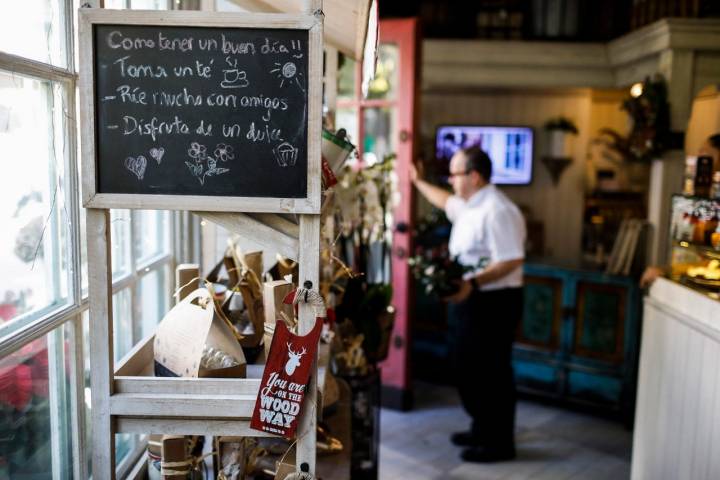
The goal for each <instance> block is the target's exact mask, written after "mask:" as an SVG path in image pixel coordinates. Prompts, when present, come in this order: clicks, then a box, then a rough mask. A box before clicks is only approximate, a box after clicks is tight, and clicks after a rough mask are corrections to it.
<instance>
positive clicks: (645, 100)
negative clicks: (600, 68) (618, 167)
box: [597, 75, 670, 163]
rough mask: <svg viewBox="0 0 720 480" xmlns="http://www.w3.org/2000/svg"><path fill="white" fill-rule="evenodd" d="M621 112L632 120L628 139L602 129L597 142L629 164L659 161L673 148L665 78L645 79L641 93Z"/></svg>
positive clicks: (632, 98) (629, 101)
mask: <svg viewBox="0 0 720 480" xmlns="http://www.w3.org/2000/svg"><path fill="white" fill-rule="evenodd" d="M621 108H622V109H623V110H625V111H626V112H627V113H628V114H629V115H630V118H631V120H632V128H631V130H630V133H629V135H627V136H624V135H622V134H620V133H618V132H617V131H615V130H613V129H611V128H603V129H601V130H600V135H601V136H600V138H599V139H598V140H597V141H598V142H599V143H602V144H604V145H605V146H606V147H608V148H609V149H610V150H612V151H613V152H615V153H616V154H617V155H619V156H620V157H621V158H622V159H623V160H625V161H628V162H645V163H647V162H650V161H651V160H653V159H655V158H658V157H660V156H661V155H662V153H663V152H665V151H666V150H667V149H668V148H669V146H670V105H669V104H668V101H667V85H666V83H665V80H664V79H663V77H662V76H660V75H656V76H655V77H653V78H652V79H651V78H646V79H645V81H644V82H643V88H642V93H641V94H640V95H638V96H632V95H631V96H629V97H628V98H626V99H625V101H623V103H622V107H621Z"/></svg>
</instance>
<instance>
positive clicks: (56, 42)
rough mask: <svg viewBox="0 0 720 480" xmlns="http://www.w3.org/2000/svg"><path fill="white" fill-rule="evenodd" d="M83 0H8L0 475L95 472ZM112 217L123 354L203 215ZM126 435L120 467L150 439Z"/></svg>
mask: <svg viewBox="0 0 720 480" xmlns="http://www.w3.org/2000/svg"><path fill="white" fill-rule="evenodd" d="M79 3H80V2H79V1H78V0H32V1H30V2H22V4H17V3H12V2H10V3H8V2H5V3H3V4H2V6H0V151H1V152H2V155H3V159H4V165H5V169H4V171H3V174H2V175H0V198H2V200H3V201H2V202H0V222H2V224H3V229H2V230H3V231H2V233H1V234H0V270H2V271H3V273H4V275H3V278H2V279H0V479H2V478H16V477H17V478H52V479H72V478H88V475H89V466H90V448H89V446H90V445H92V439H91V438H89V435H90V429H89V422H90V404H91V402H90V399H91V392H90V388H89V387H90V384H89V359H88V358H87V354H88V351H89V348H88V335H87V332H88V318H87V317H88V315H87V309H88V303H87V281H88V280H87V264H86V263H87V261H86V246H85V211H84V210H83V209H82V208H81V205H80V198H79V193H80V192H79V187H78V185H79V184H80V182H79V178H78V170H79V169H78V161H79V160H78V158H79V156H78V150H79V149H78V140H77V126H76V125H75V119H76V118H77V101H76V98H77V93H76V82H77V75H76V72H75V64H76V57H75V55H74V52H75V48H74V42H73V40H72V39H73V38H75V31H74V30H75V29H74V27H73V25H74V24H75V23H76V21H75V22H73V20H72V19H73V18H74V17H76V15H75V14H74V9H75V8H77V6H78V4H79ZM83 3H84V2H83ZM91 3H95V4H97V3H99V2H97V1H95V2H91ZM105 4H106V7H108V8H142V9H159V8H169V7H170V6H171V2H170V1H166V0H106V1H105ZM73 5H74V6H73ZM111 222H112V223H111V231H110V233H111V241H112V248H113V252H112V258H113V262H112V283H113V285H112V287H113V312H114V329H115V357H116V360H119V359H120V358H122V356H123V355H125V354H126V353H127V352H128V351H129V350H130V349H131V348H132V346H133V345H134V344H136V343H137V342H138V341H140V339H142V338H143V337H144V336H146V335H148V334H149V333H151V332H152V331H153V330H154V328H155V326H156V325H157V323H158V322H159V321H160V319H161V318H162V317H163V315H164V314H165V312H166V311H167V310H168V308H169V306H170V300H171V294H172V291H171V288H172V285H173V282H172V273H173V271H174V266H175V264H176V259H177V258H178V255H176V252H187V253H186V254H185V255H183V256H182V258H180V260H182V261H192V260H193V258H192V257H191V255H192V253H194V252H193V251H192V250H191V247H194V245H192V244H189V239H192V235H190V233H191V232H190V230H191V228H192V227H193V225H194V222H192V221H190V215H189V214H188V213H176V212H167V211H139V210H135V211H130V210H113V211H112V212H111ZM180 227H182V228H183V229H184V230H183V232H182V234H179V233H178V229H179V228H180ZM82 418H85V419H86V420H85V421H84V422H83V421H81V420H79V419H82ZM116 449H117V452H116V453H117V455H116V458H117V462H118V469H119V473H120V476H122V474H123V472H124V471H127V470H128V469H129V468H131V466H132V464H133V463H134V461H135V460H136V459H137V457H138V454H139V453H141V451H142V449H144V443H143V442H142V437H139V436H130V435H119V436H118V438H117V439H116Z"/></svg>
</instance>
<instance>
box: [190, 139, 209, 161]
mask: <svg viewBox="0 0 720 480" xmlns="http://www.w3.org/2000/svg"><path fill="white" fill-rule="evenodd" d="M188 155H190V157H192V158H195V159H198V160H204V159H205V157H207V147H206V146H205V145H200V144H199V143H197V142H192V143H191V144H190V149H189V150H188Z"/></svg>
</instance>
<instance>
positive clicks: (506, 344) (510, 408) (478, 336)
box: [448, 288, 523, 449]
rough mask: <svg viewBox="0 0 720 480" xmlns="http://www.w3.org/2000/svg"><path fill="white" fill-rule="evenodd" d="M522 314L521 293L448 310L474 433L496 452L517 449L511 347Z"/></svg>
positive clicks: (491, 295)
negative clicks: (511, 448)
mask: <svg viewBox="0 0 720 480" xmlns="http://www.w3.org/2000/svg"><path fill="white" fill-rule="evenodd" d="M522 312H523V291H522V288H507V289H501V290H492V291H474V292H473V293H472V294H471V296H470V297H469V298H468V299H467V300H466V301H464V302H461V303H457V304H452V303H451V304H450V305H449V307H448V321H449V324H450V335H451V338H450V345H451V348H452V361H453V373H454V377H455V382H456V385H457V387H458V390H459V392H460V398H461V400H462V404H463V407H464V408H465V410H466V411H467V413H468V414H469V415H470V417H472V426H471V430H472V432H473V433H474V434H475V435H476V436H477V437H478V439H479V440H480V442H481V443H482V445H484V446H486V447H487V448H491V449H492V448H497V449H504V448H509V447H512V446H514V444H515V403H516V397H515V379H514V375H513V368H512V343H513V339H514V337H515V329H516V327H517V324H518V322H519V321H520V318H521V316H522Z"/></svg>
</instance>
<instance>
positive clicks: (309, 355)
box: [250, 319, 323, 438]
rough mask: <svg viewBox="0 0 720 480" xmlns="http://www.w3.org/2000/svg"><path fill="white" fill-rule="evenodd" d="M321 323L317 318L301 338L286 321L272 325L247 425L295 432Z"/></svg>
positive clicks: (278, 432)
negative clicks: (270, 341) (263, 368)
mask: <svg viewBox="0 0 720 480" xmlns="http://www.w3.org/2000/svg"><path fill="white" fill-rule="evenodd" d="M322 326H323V322H322V319H317V320H316V321H315V326H314V327H313V329H312V330H311V331H310V333H309V334H307V335H305V336H304V337H301V336H299V335H295V334H293V333H291V332H290V331H289V330H288V328H287V326H286V325H285V322H277V323H276V324H275V333H274V335H273V339H272V343H271V344H270V353H269V354H268V359H267V362H266V363H265V370H264V371H263V376H262V383H261V384H260V392H259V394H258V398H257V400H256V401H255V409H254V410H253V416H252V420H251V421H250V428H253V429H255V430H260V431H262V432H268V433H274V434H276V435H282V436H283V437H286V438H292V437H293V436H294V435H295V429H296V428H297V423H298V422H297V419H298V416H299V415H300V411H301V410H302V403H303V399H304V398H305V389H306V387H307V384H308V381H309V379H310V367H311V366H312V361H313V358H315V355H316V353H317V349H318V342H319V341H320V333H321V332H322Z"/></svg>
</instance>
